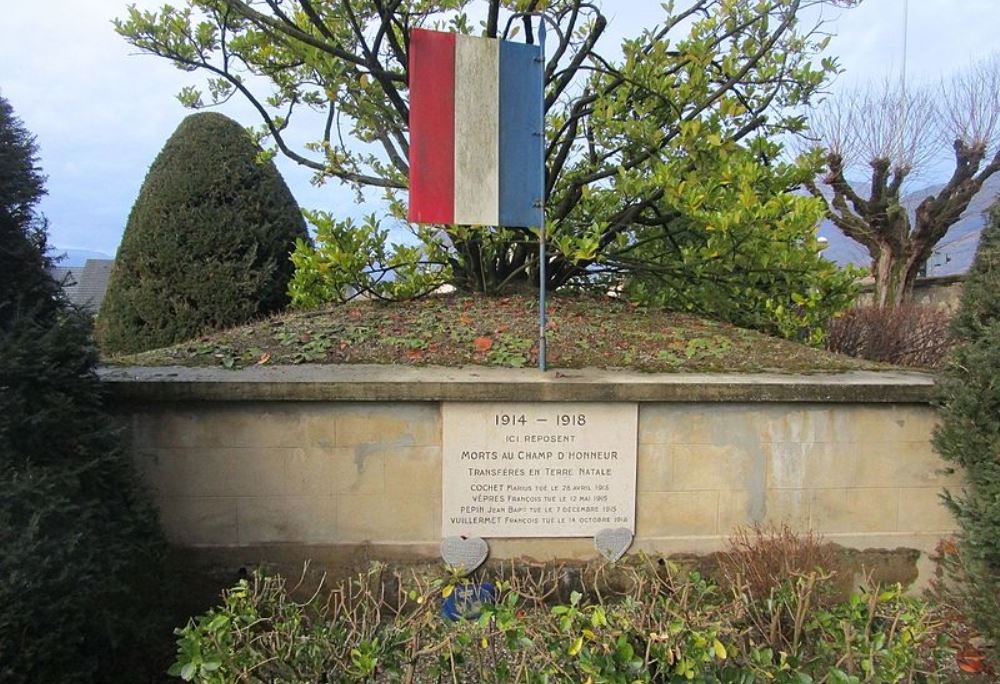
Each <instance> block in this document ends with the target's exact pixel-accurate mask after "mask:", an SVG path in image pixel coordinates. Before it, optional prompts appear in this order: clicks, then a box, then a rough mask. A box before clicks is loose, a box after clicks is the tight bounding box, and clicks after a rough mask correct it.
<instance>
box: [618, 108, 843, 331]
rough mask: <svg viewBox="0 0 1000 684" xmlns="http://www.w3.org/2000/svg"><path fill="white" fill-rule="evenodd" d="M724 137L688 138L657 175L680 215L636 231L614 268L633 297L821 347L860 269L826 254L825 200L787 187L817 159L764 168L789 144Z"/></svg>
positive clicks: (703, 134)
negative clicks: (685, 155)
mask: <svg viewBox="0 0 1000 684" xmlns="http://www.w3.org/2000/svg"><path fill="white" fill-rule="evenodd" d="M706 125H712V126H716V127H717V126H719V125H721V123H720V122H719V121H718V120H716V121H714V122H712V123H710V124H706ZM719 139H720V135H719V134H718V133H713V132H710V131H708V130H705V127H704V126H701V127H699V128H698V130H697V131H695V132H694V133H690V134H689V138H687V139H685V138H684V136H682V137H681V138H680V139H679V142H678V144H683V145H684V146H686V148H687V149H688V150H689V151H696V152H695V153H694V154H693V156H692V157H691V158H690V159H689V160H686V161H684V162H679V161H672V162H670V163H667V164H664V165H663V167H662V168H661V169H660V170H659V172H658V176H657V181H658V182H659V183H660V184H661V187H662V188H663V191H664V198H663V202H664V203H665V205H667V206H669V207H670V208H671V210H672V212H673V214H674V216H675V217H676V218H675V219H674V221H673V222H672V223H671V224H670V225H669V226H668V227H666V228H664V227H662V226H650V227H637V228H636V229H635V230H634V239H633V240H631V241H628V242H626V243H625V247H624V248H623V253H622V254H621V255H620V256H619V257H617V258H615V259H609V262H611V263H612V264H614V265H616V266H618V269H617V270H618V271H619V272H620V273H621V274H622V275H624V276H627V278H628V279H627V280H626V290H625V291H626V293H627V294H628V295H629V296H630V297H631V298H633V299H637V300H639V301H643V302H649V303H655V304H659V305H662V306H666V307H668V308H672V309H678V310H683V311H690V312H693V313H697V314H700V315H704V316H710V317H713V318H716V319H720V320H724V321H728V322H730V323H733V324H735V325H738V326H741V327H744V328H752V329H755V330H761V331H763V332H767V333H770V334H774V335H780V336H782V337H785V338H788V339H793V340H796V341H800V342H804V343H807V344H811V345H813V346H818V345H820V344H821V343H822V342H823V335H824V332H823V331H824V327H825V325H826V324H827V322H828V321H829V320H830V319H831V318H832V317H833V316H834V315H836V314H837V313H839V312H841V311H843V310H845V309H846V308H848V307H849V306H850V305H851V302H852V301H853V300H854V298H855V296H856V294H857V287H856V285H855V283H856V280H857V276H858V273H856V272H855V271H853V270H850V269H849V270H841V269H839V268H838V267H837V266H836V265H835V264H834V263H832V262H830V261H827V260H826V259H823V258H822V256H821V253H820V245H819V243H818V242H817V239H816V225H817V224H818V222H819V221H820V220H821V219H822V217H823V206H822V203H821V202H819V201H818V200H816V199H814V198H811V197H803V196H800V195H797V194H793V193H790V192H787V191H786V190H787V188H790V187H795V186H797V185H799V184H801V183H802V182H803V181H804V180H806V179H807V178H809V177H811V176H812V174H814V173H815V168H814V161H815V160H813V159H810V158H803V159H800V160H799V161H798V162H797V163H795V164H789V163H780V162H776V161H771V162H769V163H761V162H760V160H761V159H765V160H774V159H776V158H777V157H778V156H779V155H780V154H781V148H780V146H779V145H778V144H776V143H773V142H769V141H767V140H765V139H763V138H756V139H754V140H753V141H752V142H751V144H750V145H749V146H744V145H739V144H736V143H719V142H718V141H719ZM629 245H631V246H629Z"/></svg>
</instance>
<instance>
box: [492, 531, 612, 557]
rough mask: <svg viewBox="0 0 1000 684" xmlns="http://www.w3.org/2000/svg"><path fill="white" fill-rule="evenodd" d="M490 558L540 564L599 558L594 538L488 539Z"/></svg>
mask: <svg viewBox="0 0 1000 684" xmlns="http://www.w3.org/2000/svg"><path fill="white" fill-rule="evenodd" d="M487 542H488V543H489V545H490V556H489V557H490V558H492V559H494V560H498V559H503V558H519V559H524V560H533V561H539V562H545V561H559V560H589V559H592V558H597V557H598V553H597V549H596V548H594V540H593V538H592V537H573V538H566V537H564V538H561V539H533V538H515V539H488V540H487Z"/></svg>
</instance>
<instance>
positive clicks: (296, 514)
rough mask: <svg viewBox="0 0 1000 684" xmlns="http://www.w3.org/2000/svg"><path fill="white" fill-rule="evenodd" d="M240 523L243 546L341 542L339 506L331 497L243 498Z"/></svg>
mask: <svg viewBox="0 0 1000 684" xmlns="http://www.w3.org/2000/svg"><path fill="white" fill-rule="evenodd" d="M237 520H238V522H239V541H240V543H241V544H264V543H278V542H280V543H286V544H295V543H300V544H302V543H306V544H308V543H333V542H336V541H338V537H337V503H336V499H335V498H334V497H332V496H258V497H241V498H240V499H239V500H238V504H237Z"/></svg>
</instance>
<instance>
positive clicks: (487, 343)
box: [472, 336, 493, 354]
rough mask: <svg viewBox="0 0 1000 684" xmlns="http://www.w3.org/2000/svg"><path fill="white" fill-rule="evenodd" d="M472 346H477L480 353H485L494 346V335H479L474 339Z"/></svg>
mask: <svg viewBox="0 0 1000 684" xmlns="http://www.w3.org/2000/svg"><path fill="white" fill-rule="evenodd" d="M472 346H473V347H475V348H476V351H477V352H479V353H480V354H485V353H486V352H488V351H489V350H490V349H492V348H493V338H492V337H486V336H483V337H477V338H476V339H474V340H472Z"/></svg>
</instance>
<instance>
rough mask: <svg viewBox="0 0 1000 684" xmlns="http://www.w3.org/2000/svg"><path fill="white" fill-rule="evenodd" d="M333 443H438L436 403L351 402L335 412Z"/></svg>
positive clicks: (348, 444) (439, 421) (341, 444)
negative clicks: (351, 403) (334, 441)
mask: <svg viewBox="0 0 1000 684" xmlns="http://www.w3.org/2000/svg"><path fill="white" fill-rule="evenodd" d="M334 431H335V433H336V445H337V446H357V445H380V446H383V447H389V446H395V447H403V446H440V445H441V414H440V409H439V407H438V405H437V404H429V403H428V404H408V403H399V404H371V405H365V404H353V405H350V406H345V407H343V408H342V409H340V410H338V412H337V414H336V427H335V428H334Z"/></svg>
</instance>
